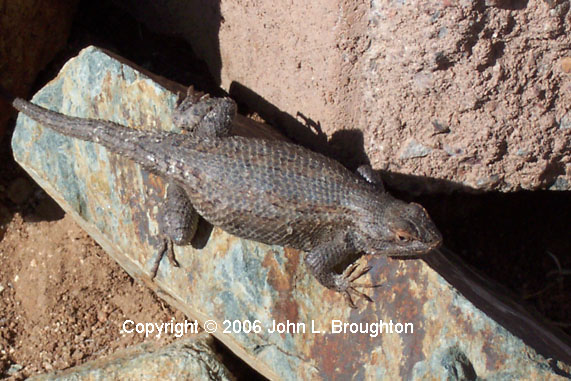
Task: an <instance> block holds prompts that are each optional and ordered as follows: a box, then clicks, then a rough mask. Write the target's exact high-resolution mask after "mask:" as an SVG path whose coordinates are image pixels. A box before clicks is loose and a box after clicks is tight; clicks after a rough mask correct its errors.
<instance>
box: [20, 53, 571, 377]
mask: <svg viewBox="0 0 571 381" xmlns="http://www.w3.org/2000/svg"><path fill="white" fill-rule="evenodd" d="M178 90H180V86H178V85H176V84H173V83H168V82H167V81H164V80H162V79H160V78H154V77H153V76H152V75H150V74H148V73H144V72H142V71H141V69H139V68H134V67H133V66H132V65H130V64H129V63H127V62H125V61H124V60H122V59H120V58H118V57H115V56H113V55H110V54H109V53H107V52H105V51H102V50H99V49H97V48H94V47H89V48H86V49H84V50H83V51H82V52H81V53H80V54H79V56H78V57H76V58H74V59H72V60H70V61H69V62H68V63H67V64H66V65H65V66H64V68H63V69H62V71H61V72H60V74H59V75H58V77H57V78H56V79H54V80H53V81H52V82H50V83H49V84H48V85H47V86H46V87H45V88H44V89H42V90H41V91H40V92H39V93H38V94H36V95H35V97H34V98H33V101H34V102H35V103H37V104H40V105H44V106H45V107H48V108H51V109H54V110H57V111H60V112H62V113H64V114H68V115H73V116H80V117H91V118H99V119H106V120H112V121H114V122H117V123H120V124H123V125H129V126H133V127H134V128H144V129H149V130H153V129H165V130H171V129H173V124H172V120H171V115H170V113H171V110H172V109H173V107H174V106H175V104H176V100H177V96H176V94H175V93H174V92H176V91H178ZM238 122H240V123H241V124H242V125H243V127H244V126H245V128H246V130H247V131H250V132H251V131H252V126H250V127H248V122H247V121H244V120H243V119H242V118H240V120H239V121H238ZM258 127H259V125H253V128H254V129H255V128H258ZM256 133H261V130H260V131H258V132H256ZM266 134H269V135H271V133H267V132H266ZM12 146H13V151H14V156H15V158H16V160H17V161H18V163H20V165H22V167H24V168H25V169H26V171H28V172H29V173H30V175H31V176H32V177H33V178H34V180H35V181H37V182H38V183H39V184H40V185H41V186H42V187H43V188H44V189H45V190H46V191H47V192H48V193H49V194H50V195H51V196H52V197H53V198H54V199H55V200H56V201H57V202H58V203H59V204H60V205H61V206H62V208H63V209H64V210H65V211H66V212H68V213H70V214H72V215H73V216H74V218H75V219H76V220H77V222H78V223H79V224H80V225H81V226H82V227H83V228H84V229H85V230H86V231H87V232H88V233H89V234H90V235H91V236H92V237H93V238H94V239H95V240H96V241H97V242H98V243H99V244H100V245H101V246H102V247H103V248H104V249H105V250H106V251H107V252H108V253H109V255H111V256H112V257H113V258H114V259H115V260H116V261H117V262H118V263H119V264H120V265H121V266H122V267H123V268H124V269H125V270H126V271H127V272H128V273H129V274H130V275H131V276H133V277H134V278H135V279H138V280H141V281H143V282H145V283H146V284H148V285H149V287H151V288H153V289H155V290H156V292H157V293H158V294H159V295H160V296H161V297H162V298H164V299H165V300H166V301H168V302H169V303H170V304H172V305H173V306H174V307H175V308H178V309H179V310H181V311H183V312H184V313H185V314H186V315H187V316H188V317H190V318H192V319H197V320H198V321H199V322H200V324H201V325H203V326H205V325H204V324H205V323H206V322H209V323H208V324H207V326H210V327H211V328H212V326H213V324H212V322H214V323H216V325H217V329H214V330H212V334H213V335H214V336H215V337H216V338H218V339H219V340H221V341H222V342H224V343H225V344H226V345H227V346H228V347H229V348H230V349H231V350H232V351H233V352H235V353H236V354H237V355H238V356H240V357H241V358H242V359H244V360H245V361H246V362H248V363H249V364H250V365H251V366H252V367H254V368H255V369H257V370H258V371H259V372H261V373H262V374H264V375H265V376H267V377H269V378H300V379H320V378H324V379H329V378H332V377H334V376H335V377H338V378H347V377H349V378H357V379H363V378H395V377H398V378H405V379H410V378H414V377H428V376H429V375H441V376H442V377H454V375H458V374H460V373H459V372H460V371H463V372H465V373H464V374H469V375H477V376H478V377H482V378H494V377H503V378H535V379H545V378H549V377H551V376H553V375H555V374H556V373H557V372H559V373H561V372H563V373H565V372H567V373H569V367H568V365H566V364H565V363H564V362H562V361H559V362H557V360H564V361H567V362H570V361H569V353H571V351H570V350H569V345H568V342H567V341H565V340H566V339H564V338H560V337H558V336H557V335H554V334H551V333H550V331H547V330H545V329H543V328H542V326H541V324H538V323H537V321H536V320H534V319H533V318H531V317H530V316H529V315H526V313H525V312H522V311H521V310H518V309H517V307H514V306H513V305H512V304H509V303H507V304H506V303H502V302H501V300H498V299H497V298H496V297H494V295H493V292H492V291H490V290H488V288H493V287H494V286H492V285H488V286H487V287H488V288H486V286H484V287H482V286H476V285H477V284H479V283H470V281H469V279H470V278H469V277H464V276H463V275H462V272H461V269H459V268H458V266H457V265H455V264H451V263H449V262H443V261H444V260H445V258H446V257H447V256H446V257H444V256H442V255H441V254H438V255H436V256H435V257H433V262H434V263H441V264H442V263H444V265H442V266H440V267H441V268H443V269H448V271H451V274H452V276H450V277H448V278H447V279H449V280H451V281H453V282H454V285H455V286H456V287H459V286H458V284H461V283H464V284H465V285H467V287H466V290H467V291H466V293H469V291H470V290H475V289H477V290H478V292H477V293H476V297H473V299H474V300H479V299H478V297H479V298H480V299H481V298H482V295H484V296H485V297H484V299H485V300H486V301H487V302H488V305H487V308H491V309H494V308H495V310H496V312H498V311H499V312H498V314H499V317H500V318H504V320H501V319H500V318H497V317H495V319H496V320H497V321H502V324H503V326H502V325H500V324H498V323H497V322H496V321H495V320H493V319H491V318H490V317H488V315H486V314H485V313H483V312H482V310H480V309H479V308H477V307H476V306H475V305H474V304H473V303H472V302H471V301H470V300H468V299H466V298H465V297H464V296H462V295H461V294H460V293H459V292H458V291H457V289H456V288H454V287H452V286H451V284H450V283H448V281H447V280H445V279H444V278H443V277H442V276H440V275H439V274H438V273H437V272H435V271H434V270H433V269H432V268H431V267H429V266H428V265H427V264H426V263H425V262H423V261H420V260H406V261H402V260H396V259H391V258H380V257H364V258H361V259H360V260H359V261H360V263H361V264H364V265H365V264H368V265H371V266H373V268H372V270H371V271H370V273H369V275H368V277H370V278H369V279H366V281H368V282H370V283H375V284H378V283H380V284H382V287H380V288H376V289H373V290H372V291H371V293H370V295H371V297H372V299H373V300H374V303H364V302H362V303H360V304H359V308H358V309H351V308H349V307H348V306H347V304H346V303H345V301H344V299H343V297H342V296H341V295H340V294H338V293H335V292H333V291H330V290H327V289H325V288H323V287H322V286H321V285H320V284H319V283H318V282H317V281H316V280H315V279H314V278H313V277H312V276H311V275H310V274H309V271H308V270H307V269H306V267H305V265H304V263H303V260H302V254H301V253H299V252H297V251H295V250H291V249H287V248H282V247H278V246H268V245H263V244H260V243H256V242H252V241H247V240H243V239H240V238H237V237H234V236H231V235H229V234H227V233H225V232H223V231H222V230H220V229H218V228H213V229H212V230H211V231H209V229H208V228H207V227H206V228H204V225H202V226H201V227H200V228H199V230H201V231H202V233H201V232H200V231H199V235H200V234H202V237H201V238H200V240H199V241H200V243H198V244H195V245H194V246H196V248H195V247H193V246H186V247H176V249H175V253H176V256H177V259H178V261H179V263H180V267H178V268H175V267H172V266H171V265H170V263H169V262H168V261H166V260H165V261H163V262H162V263H161V266H160V268H159V273H158V276H157V278H156V279H155V280H154V281H151V280H150V278H149V273H150V269H151V266H152V262H153V260H154V258H155V256H156V255H157V245H158V243H159V240H158V238H157V233H158V227H157V223H156V221H157V213H158V210H159V208H160V207H161V202H162V201H161V200H162V197H163V195H164V182H163V181H162V180H161V179H160V178H158V177H157V176H154V175H150V174H148V173H146V172H144V171H142V170H141V169H140V168H139V167H138V166H136V165H135V164H133V163H131V162H130V161H128V160H126V159H124V158H121V157H118V156H116V155H114V154H111V153H108V152H107V151H106V150H105V149H103V148H101V147H99V146H98V145H96V144H93V143H87V142H82V141H78V140H76V139H72V138H67V137H64V136H61V135H59V134H57V133H54V132H53V131H51V130H49V129H47V128H42V127H40V126H38V125H37V124H36V123H34V122H33V121H31V120H30V119H28V118H27V117H25V116H22V115H21V116H20V117H19V118H18V122H17V126H16V130H15V133H14V136H13V140H12ZM427 258H429V257H427ZM434 263H432V264H431V265H433V266H434ZM439 271H441V270H439ZM441 272H442V271H441ZM490 304H491V306H492V307H490V306H489V305H490ZM484 305H485V303H484ZM275 325H277V326H278V328H279V327H282V328H284V329H283V330H280V331H278V332H274V331H273V327H274V326H275ZM205 327H206V326H205ZM336 327H341V330H340V331H339V332H337V331H336ZM380 329H382V330H383V331H382V332H381V331H379V330H380ZM317 331H319V333H317ZM514 332H515V333H517V335H518V336H519V337H517V336H516V335H514ZM526 335H527V337H526ZM530 335H531V336H530ZM520 337H522V338H523V340H522V338H520ZM530 337H531V338H530ZM524 340H525V342H527V343H532V344H533V345H534V348H536V349H537V351H536V350H535V349H534V348H532V347H530V346H529V345H526V343H525V342H524ZM565 353H566V354H567V355H565ZM565 356H567V357H565ZM548 358H554V359H555V360H548ZM554 361H555V363H554Z"/></svg>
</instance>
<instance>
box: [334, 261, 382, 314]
mask: <svg viewBox="0 0 571 381" xmlns="http://www.w3.org/2000/svg"><path fill="white" fill-rule="evenodd" d="M358 267H359V265H358V264H356V263H353V264H351V265H350V266H349V267H347V269H346V270H345V272H344V273H343V274H342V275H341V276H340V282H339V283H340V284H338V289H339V291H340V292H342V293H343V296H344V297H345V300H346V301H347V304H349V307H351V308H357V305H356V304H355V302H354V301H353V297H352V296H354V297H357V298H363V299H365V300H366V301H367V302H373V299H371V297H370V296H369V295H367V294H365V293H364V292H361V291H359V290H358V288H377V287H380V286H381V285H380V284H364V283H356V282H355V280H357V279H359V278H360V277H362V276H363V275H365V274H366V273H368V272H369V270H371V266H366V267H363V268H361V269H359V270H358V271H357V268H358Z"/></svg>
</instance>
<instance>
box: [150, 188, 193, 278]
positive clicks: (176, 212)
mask: <svg viewBox="0 0 571 381" xmlns="http://www.w3.org/2000/svg"><path fill="white" fill-rule="evenodd" d="M165 201H166V202H165V207H164V209H163V210H161V213H160V215H159V231H160V234H161V236H162V237H163V239H162V242H161V248H160V250H159V254H158V255H157V257H156V259H155V261H154V263H153V267H152V268H151V278H152V279H154V278H155V277H156V275H157V272H158V269H159V264H160V262H161V260H162V259H163V257H164V256H165V255H166V256H167V258H168V259H169V261H170V263H171V264H172V265H173V266H175V267H178V262H177V260H176V258H175V255H174V248H173V244H176V245H178V246H182V245H187V244H189V243H190V241H191V240H192V238H193V237H194V234H195V233H196V229H197V227H198V214H197V213H196V211H195V210H194V207H193V206H192V204H191V202H190V199H189V198H188V196H187V195H186V192H185V191H184V189H183V188H182V187H180V186H179V185H177V184H175V183H169V184H168V185H167V192H166V197H165Z"/></svg>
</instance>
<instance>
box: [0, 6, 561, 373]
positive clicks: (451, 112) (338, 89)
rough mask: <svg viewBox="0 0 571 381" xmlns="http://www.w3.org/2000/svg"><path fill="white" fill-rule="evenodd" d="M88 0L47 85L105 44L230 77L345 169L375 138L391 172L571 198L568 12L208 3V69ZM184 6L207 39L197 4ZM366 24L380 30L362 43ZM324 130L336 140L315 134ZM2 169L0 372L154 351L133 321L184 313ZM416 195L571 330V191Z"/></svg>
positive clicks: (455, 242)
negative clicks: (134, 330) (79, 56)
mask: <svg viewBox="0 0 571 381" xmlns="http://www.w3.org/2000/svg"><path fill="white" fill-rule="evenodd" d="M125 2H126V3H128V1H125ZM81 3H82V4H81V5H80V7H79V11H78V13H77V16H76V19H75V21H74V22H75V26H74V28H73V30H72V32H71V38H70V41H69V42H68V46H67V48H66V49H65V50H64V51H63V52H62V53H60V54H59V55H58V57H56V59H55V60H54V61H53V62H52V63H51V65H50V66H48V68H47V70H45V72H44V73H43V74H42V75H41V76H40V78H39V80H38V83H37V85H36V86H34V87H35V90H37V89H38V88H39V87H41V86H42V84H43V83H45V82H46V81H47V80H49V79H50V78H51V77H53V76H54V75H55V73H56V72H57V70H58V69H59V68H60V67H61V65H62V64H63V63H64V62H65V61H66V60H67V59H69V58H70V57H71V56H74V55H75V54H76V52H77V51H79V49H81V48H82V47H85V46H87V45H90V44H95V45H99V46H102V47H105V48H109V49H111V50H113V51H116V52H117V53H118V54H120V55H122V56H124V57H126V58H128V59H130V60H132V61H133V62H135V63H137V64H139V65H141V66H144V67H146V68H148V69H149V70H151V71H152V72H154V73H157V74H159V75H163V76H164V77H166V78H169V79H171V80H174V81H176V82H179V83H182V84H191V83H192V84H194V85H197V84H198V88H199V89H200V90H206V91H209V92H214V93H215V94H219V93H220V89H219V88H218V85H220V84H222V86H223V87H225V88H226V89H227V90H228V91H229V92H230V93H231V94H232V95H233V96H235V97H236V98H237V99H238V100H240V101H242V102H244V103H245V104H246V105H248V107H249V109H250V111H253V112H257V113H258V114H259V115H260V116H261V117H262V118H263V119H264V120H266V121H271V122H273V124H274V125H275V126H277V127H279V128H281V129H282V130H283V131H285V132H287V133H288V134H289V136H290V137H292V138H294V139H295V140H296V141H299V142H302V143H304V144H305V145H307V146H309V147H311V148H314V149H320V148H323V146H324V145H327V144H329V145H333V146H334V147H333V148H336V147H335V145H338V146H339V147H337V148H338V150H337V151H336V154H335V157H336V158H337V159H340V160H342V161H343V162H344V163H345V164H349V165H353V164H358V163H357V162H356V160H361V159H362V158H363V157H364V155H363V153H364V152H361V150H357V151H355V150H353V148H352V147H354V146H360V147H362V151H365V152H366V153H367V155H368V156H369V157H370V158H371V162H372V164H373V166H374V167H375V168H377V169H384V170H387V171H388V172H390V173H392V174H396V175H398V174H412V175H417V176H428V177H422V178H421V179H422V182H423V183H430V181H431V180H444V181H446V185H454V184H456V183H465V184H468V185H470V186H473V187H476V188H479V189H501V190H504V191H508V190H517V189H537V188H540V189H545V188H549V187H551V188H552V189H569V187H568V184H566V183H565V181H566V180H565V179H569V176H571V172H570V171H571V167H570V164H569V162H570V161H571V158H570V157H569V145H570V144H571V143H570V141H569V140H570V136H571V128H570V123H571V116H570V114H569V113H568V112H567V113H566V110H568V109H569V107H571V106H570V103H569V102H571V86H570V85H569V84H570V83H571V82H570V81H571V76H570V75H571V73H570V71H571V64H570V62H571V61H570V59H571V58H570V57H571V54H570V53H569V48H568V47H569V38H570V37H569V36H570V33H569V25H571V22H570V20H571V19H570V17H571V12H568V8H567V11H566V10H565V9H564V6H565V4H568V2H565V1H539V0H533V1H526V2H523V1H522V2H517V1H491V0H490V1H486V2H484V1H473V2H468V1H461V2H459V4H460V6H453V2H450V1H442V2H427V1H424V2H402V1H400V2H396V3H395V2H375V1H373V2H371V3H370V7H369V6H367V4H365V3H362V4H361V3H359V4H356V5H355V3H354V2H350V1H341V2H340V3H341V4H342V8H343V10H344V11H346V12H347V13H346V16H347V17H346V18H344V17H339V18H337V17H333V16H334V15H335V14H334V13H329V14H327V15H326V17H323V18H320V17H319V15H320V12H322V8H320V7H315V6H314V7H312V8H310V9H309V14H310V15H311V17H307V16H304V12H302V11H300V10H299V8H298V9H296V10H295V12H290V11H289V10H287V11H285V12H284V11H283V10H281V11H280V9H278V8H276V4H273V3H269V2H255V1H254V2H251V1H244V2H238V1H233V2H232V1H228V2H223V3H222V4H221V6H223V7H225V8H223V9H222V10H220V9H218V10H216V9H213V10H210V11H212V12H213V13H214V16H212V18H213V19H215V23H214V25H213V27H212V28H211V30H209V31H206V32H207V33H206V34H205V33H202V32H204V31H203V30H199V31H197V30H193V32H194V33H197V32H200V33H202V34H200V36H201V37H203V43H202V48H203V49H213V50H212V51H210V52H208V51H206V52H204V54H203V55H204V56H206V57H207V58H208V56H209V54H210V55H212V57H211V58H210V59H206V61H207V63H208V65H209V67H206V65H205V64H204V63H203V62H200V61H199V60H197V59H196V58H195V57H194V56H193V54H192V53H191V51H192V48H191V47H190V46H189V45H188V44H187V43H186V42H184V41H183V42H181V39H177V38H174V37H173V36H172V35H169V36H167V35H157V34H155V33H154V32H150V31H149V30H148V29H147V28H145V27H144V26H143V25H142V24H140V23H139V22H138V21H135V20H133V19H132V18H130V17H129V16H128V15H126V14H125V13H124V12H123V11H121V10H118V9H116V8H115V7H114V5H113V4H111V3H110V2H109V1H104V2H101V3H94V2H87V1H84V2H81ZM143 3H147V4H148V2H138V3H137V5H138V6H137V7H136V9H134V10H133V11H132V12H136V11H140V12H143V13H146V14H148V15H152V16H153V18H156V19H157V20H158V21H159V22H160V24H161V25H162V26H163V29H164V28H167V29H169V28H170V29H169V30H168V32H172V33H175V34H176V35H180V34H181V33H182V32H181V30H182V31H183V32H184V30H186V29H184V28H182V27H179V29H178V30H177V26H176V25H175V24H173V23H170V22H166V21H165V20H163V19H160V18H157V17H156V16H158V15H160V14H161V11H165V9H162V8H161V9H157V12H147V10H148V9H145V8H144V7H143V6H142V5H140V6H139V4H143ZM191 3H192V2H190V3H189V5H188V6H189V7H191V6H192V4H191ZM237 3H239V5H235V4H237ZM100 4H105V6H101V5H100ZM320 4H321V5H323V7H325V8H327V9H329V10H331V12H335V11H336V7H335V6H334V5H333V6H332V5H331V4H328V3H327V2H321V3H320ZM395 4H398V8H395ZM294 5H296V4H293V5H291V6H294ZM194 6H196V5H194ZM289 6H290V5H288V7H289ZM301 6H302V7H305V3H303V4H302V5H301ZM353 6H354V7H353ZM373 6H376V7H377V8H373ZM213 8H215V7H214V6H213ZM325 8H323V9H325ZM221 11H222V12H223V16H224V17H221V15H220V14H218V13H219V12H221ZM167 13H168V9H167ZM171 14H173V15H177V16H178V17H180V18H181V23H184V25H185V28H191V29H192V28H195V29H196V25H195V24H193V23H191V22H188V20H187V17H188V15H187V14H185V13H184V12H171ZM195 14H196V15H198V16H197V17H199V18H203V19H205V18H207V17H206V16H205V15H204V14H203V13H195ZM292 15H293V16H292ZM162 16H164V14H163V15H162ZM276 20H277V21H276ZM284 20H286V21H287V22H284ZM332 20H339V22H340V23H343V24H342V25H341V24H340V25H337V24H335V25H336V26H337V27H338V28H337V29H335V30H336V31H337V32H338V34H337V35H336V38H331V36H330V35H327V36H324V35H325V34H327V33H329V31H330V29H331V25H330V24H331V23H332ZM411 20H412V24H411ZM203 21H204V22H205V23H207V24H208V20H203ZM278 21H279V22H278ZM335 22H337V21H335ZM369 23H371V24H375V25H372V26H371V25H369ZM285 26H287V28H285ZM284 28H285V29H284ZM288 28H289V29H288ZM367 28H370V31H371V33H370V34H369V35H366V36H365V35H362V33H363V31H364V30H367ZM387 28H388V29H390V33H389V32H387V31H386V29H387ZM219 32H220V33H219ZM428 32H430V33H428ZM183 34H184V33H183ZM40 35H41V33H40V32H39V31H38V32H37V33H35V34H34V38H35V36H40ZM204 36H207V37H208V38H204ZM383 38H386V40H383ZM427 41H428V42H429V43H430V44H429V43H427ZM451 41H453V42H451ZM272 44H273V45H272ZM300 47H301V48H300ZM284 50H287V54H286V53H284ZM198 51H200V46H199V49H198ZM534 52H535V53H534ZM210 75H211V76H212V77H210ZM254 91H255V92H254ZM31 93H33V91H31ZM258 106H259V107H258ZM308 126H309V127H311V130H312V131H314V132H315V131H317V132H321V133H320V134H318V138H317V139H316V138H315V137H314V135H313V134H308V128H307V127H308ZM355 131H356V132H358V134H353V132H355ZM4 139H5V141H7V140H8V137H5V138H4ZM0 160H2V161H3V165H4V166H5V167H2V170H5V169H6V168H11V169H12V171H9V173H0V221H1V222H2V225H1V226H0V290H2V291H0V375H6V372H7V371H8V370H9V369H10V368H11V367H12V370H14V369H17V366H16V365H18V366H22V367H23V368H22V369H21V370H19V371H16V372H15V373H14V374H13V375H12V378H14V379H21V378H23V377H25V376H28V375H31V374H36V373H38V372H45V371H49V370H54V369H63V368H67V367H69V366H73V365H76V364H80V363H82V362H85V361H87V360H89V359H94V358H98V357H100V356H102V355H105V354H108V353H111V352H114V351H115V350H116V349H119V348H122V347H125V346H129V345H131V344H136V343H139V342H142V341H143V340H144V338H142V337H141V336H138V335H136V336H131V335H123V334H121V332H120V325H121V324H122V322H123V321H124V320H125V319H126V318H130V319H132V320H136V321H145V322H146V321H158V322H161V321H169V320H170V319H171V317H173V316H174V317H175V319H176V320H180V319H183V317H182V316H181V315H180V313H176V312H174V311H172V310H171V309H170V308H169V307H168V306H167V305H166V304H164V303H163V302H161V301H160V300H159V299H158V298H157V297H156V296H155V295H154V294H152V293H151V292H150V291H149V290H147V289H146V288H145V287H143V286H141V285H139V284H137V283H136V282H134V281H133V280H132V279H131V278H130V277H129V276H128V275H127V274H126V273H125V272H124V271H123V270H122V269H120V268H119V267H118V265H117V264H116V263H115V262H113V261H112V260H111V259H109V258H108V256H107V254H105V253H104V252H103V251H102V250H101V248H100V247H99V246H98V245H97V244H96V243H94V241H93V240H91V239H90V238H89V237H88V236H87V235H86V234H85V233H84V232H83V231H82V230H81V229H80V228H79V227H77V226H76V225H75V224H74V223H73V221H71V219H70V218H69V217H68V216H65V217H63V215H62V214H61V211H59V212H58V210H57V208H54V207H53V205H52V204H51V202H50V201H49V200H46V198H45V197H46V196H45V195H43V193H42V191H41V190H39V189H38V188H37V187H35V186H34V185H31V184H30V183H29V182H28V180H27V178H26V176H25V175H24V174H23V173H21V172H18V171H17V170H16V169H15V168H16V164H15V163H14V162H13V161H12V160H11V153H10V152H9V150H8V149H5V150H4V152H0ZM0 172H1V171H0ZM385 180H388V181H387V182H388V183H389V185H390V184H391V183H394V184H397V183H398V182H396V181H392V180H391V179H390V177H389V178H385ZM406 180H407V181H408V182H409V184H413V185H414V184H417V185H418V184H419V183H418V182H414V181H413V179H411V178H407V179H406ZM558 187H560V188H558ZM397 188H399V187H397ZM400 189H401V190H402V189H403V188H400ZM440 189H442V188H440ZM395 190H398V189H395ZM406 190H407V191H409V193H413V194H418V193H422V191H418V190H414V189H413V190H412V191H411V189H406ZM417 201H420V202H421V203H422V204H423V205H425V206H426V207H427V209H428V210H429V212H430V214H431V215H432V216H434V219H435V220H436V222H437V224H438V226H439V228H440V229H441V230H442V231H443V233H444V235H445V239H446V243H447V245H448V246H449V247H450V248H451V249H453V250H454V251H455V252H457V253H458V254H459V255H461V256H462V258H463V259H464V260H465V261H466V262H467V263H470V264H471V265H473V266H475V267H477V269H478V270H479V271H480V272H481V273H484V274H486V275H488V276H490V277H492V278H494V279H495V280H496V281H498V282H501V283H502V284H504V285H505V286H507V287H509V288H510V289H511V290H512V291H513V292H514V293H515V294H517V295H519V296H520V297H522V298H524V299H526V300H528V301H530V302H531V303H532V304H533V306H534V307H535V308H536V309H537V310H539V311H540V312H541V313H542V315H543V316H544V317H546V318H547V319H548V320H550V321H551V322H552V323H555V325H557V326H559V327H560V328H562V329H564V330H566V332H567V333H569V332H571V323H570V322H571V317H570V316H571V311H570V308H569V306H571V303H570V301H571V300H570V297H571V296H570V295H569V292H566V291H567V290H569V281H570V277H569V276H565V274H566V273H567V272H568V271H569V268H570V266H571V257H570V255H569V254H570V253H571V246H570V245H571V243H570V241H569V239H568V233H567V232H568V231H570V229H571V226H570V223H571V220H570V219H569V217H568V216H569V215H570V214H569V213H571V211H570V210H569V208H570V207H571V193H570V192H561V193H557V194H553V193H550V192H543V193H539V192H529V193H521V192H515V193H508V194H496V193H492V192H490V193H487V194H473V193H471V192H468V193H464V192H463V189H462V188H460V189H459V192H458V193H455V194H452V195H451V194H448V193H444V194H432V195H429V196H426V195H425V196H423V198H422V199H420V200H418V199H417ZM58 213H59V214H58ZM166 339H167V340H166V341H165V343H166V342H167V341H169V340H170V338H168V337H167V338H166ZM153 340H154V339H153ZM161 340H164V338H163V339H161Z"/></svg>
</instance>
